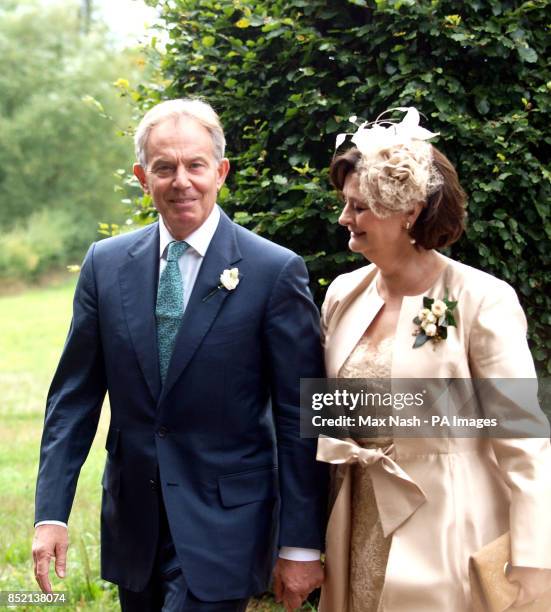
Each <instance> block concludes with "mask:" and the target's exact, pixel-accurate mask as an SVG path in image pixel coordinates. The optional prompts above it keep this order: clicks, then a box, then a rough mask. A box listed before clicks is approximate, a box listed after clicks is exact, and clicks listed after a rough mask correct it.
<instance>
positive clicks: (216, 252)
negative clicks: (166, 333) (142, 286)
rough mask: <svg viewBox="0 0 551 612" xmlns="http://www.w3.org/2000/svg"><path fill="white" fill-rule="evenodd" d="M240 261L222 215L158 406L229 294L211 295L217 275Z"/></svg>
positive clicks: (228, 224) (232, 230) (230, 225)
mask: <svg viewBox="0 0 551 612" xmlns="http://www.w3.org/2000/svg"><path fill="white" fill-rule="evenodd" d="M240 259H241V253H240V251H239V247H238V245H237V237H236V233H235V228H234V226H233V223H232V221H230V219H229V218H228V217H227V216H226V215H225V214H224V213H223V212H221V215H220V222H219V224H218V228H217V230H216V232H215V234H214V236H213V238H212V240H211V243H210V245H209V247H208V249H207V252H206V254H205V259H204V260H203V264H202V265H201V269H200V271H199V275H198V276H197V280H196V281H195V286H194V287H193V291H192V294H191V297H190V299H189V302H188V305H187V307H186V311H185V313H184V318H183V319H182V324H181V327H180V331H179V332H178V335H177V336H176V342H175V345H174V352H173V354H172V359H171V361H170V364H169V367H168V372H167V375H166V380H165V384H164V385H163V389H162V393H161V397H160V399H159V404H160V403H161V402H162V401H163V400H164V398H165V397H166V396H167V395H168V393H169V391H170V389H171V388H172V387H173V386H174V383H175V382H176V380H177V379H178V377H179V376H180V375H181V374H182V371H183V370H184V369H185V368H186V366H187V365H188V363H189V362H190V360H191V358H192V357H193V355H194V354H195V351H196V350H197V349H198V348H199V346H200V344H201V342H202V340H203V338H204V337H205V334H206V333H207V332H208V331H209V329H210V327H211V326H212V324H213V322H214V320H215V319H216V316H217V315H218V312H219V311H220V308H221V307H222V304H223V303H224V301H225V300H226V299H227V297H228V295H229V293H230V292H229V291H227V290H226V289H224V288H221V289H218V290H217V291H214V289H216V288H217V287H218V286H219V285H220V274H222V272H223V271H224V270H225V269H226V268H230V267H232V266H234V265H235V263H237V262H238V261H239V260H240ZM235 290H236V291H238V290H239V289H238V288H236V289H235ZM209 294H210V295H209ZM207 296H208V297H207Z"/></svg>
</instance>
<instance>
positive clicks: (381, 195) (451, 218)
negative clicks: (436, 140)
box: [329, 143, 467, 249]
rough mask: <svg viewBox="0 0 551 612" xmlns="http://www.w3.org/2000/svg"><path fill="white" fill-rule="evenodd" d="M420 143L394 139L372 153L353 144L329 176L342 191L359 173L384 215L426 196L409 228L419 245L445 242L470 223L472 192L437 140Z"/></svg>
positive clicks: (334, 163) (362, 190) (370, 202)
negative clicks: (466, 189) (467, 191)
mask: <svg viewBox="0 0 551 612" xmlns="http://www.w3.org/2000/svg"><path fill="white" fill-rule="evenodd" d="M420 144H422V145H423V146H422V147H421V146H420V147H419V148H416V147H409V146H408V145H395V146H393V147H391V148H387V149H382V150H380V151H378V152H377V154H376V155H374V156H369V157H367V158H366V157H364V156H363V155H362V153H361V152H360V151H359V150H358V149H357V148H356V147H353V148H351V149H348V150H347V151H345V152H344V153H341V154H340V155H337V156H335V157H334V158H333V161H332V162H331V167H330V169H329V176H330V179H331V182H332V184H333V185H334V186H335V188H336V189H337V190H338V191H339V192H342V190H343V187H344V182H345V180H346V177H347V176H348V175H349V174H350V173H351V172H355V173H357V174H358V177H359V180H360V193H361V194H362V197H363V198H364V199H365V201H366V203H367V204H368V206H369V208H370V209H371V210H372V211H373V213H374V214H375V215H377V216H378V217H381V218H384V217H387V216H389V215H391V214H393V213H396V212H401V211H403V212H406V211H408V210H409V209H410V207H411V204H412V202H415V201H423V202H424V203H425V205H424V207H423V209H422V210H421V213H420V214H419V216H418V217H417V220H416V221H415V224H414V225H413V227H412V228H411V229H410V230H409V234H410V236H411V237H412V238H414V239H415V241H416V244H417V245H419V246H420V247H423V248H425V249H434V248H443V247H446V246H448V245H450V244H452V243H454V242H455V241H456V240H458V239H459V237H460V236H461V234H462V233H463V230H464V229H465V204H466V200H467V197H466V195H465V192H464V191H463V189H462V188H461V185H460V184H459V179H458V177H457V172H456V171H455V168H454V167H453V165H452V163H451V162H450V161H449V159H448V158H447V157H446V156H445V155H444V154H443V153H441V152H440V151H439V150H438V149H436V148H435V147H434V146H432V145H430V144H428V143H420ZM425 145H426V146H425ZM427 147H430V148H429V149H427ZM427 160H428V161H427Z"/></svg>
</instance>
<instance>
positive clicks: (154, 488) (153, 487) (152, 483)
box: [149, 478, 157, 491]
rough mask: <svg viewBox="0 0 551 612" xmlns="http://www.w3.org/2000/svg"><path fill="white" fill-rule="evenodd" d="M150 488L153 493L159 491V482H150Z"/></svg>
mask: <svg viewBox="0 0 551 612" xmlns="http://www.w3.org/2000/svg"><path fill="white" fill-rule="evenodd" d="M149 486H150V487H151V488H152V489H153V491H156V490H157V481H156V480H153V478H152V479H151V480H150V481H149Z"/></svg>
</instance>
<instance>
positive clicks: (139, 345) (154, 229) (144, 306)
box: [119, 223, 161, 401]
mask: <svg viewBox="0 0 551 612" xmlns="http://www.w3.org/2000/svg"><path fill="white" fill-rule="evenodd" d="M158 276H159V230H158V226H157V223H154V224H152V225H151V226H150V227H149V228H147V229H146V230H145V232H144V235H143V236H142V237H141V238H140V239H139V240H138V241H137V242H135V243H134V244H133V245H132V246H131V247H130V249H129V250H128V257H127V260H126V261H125V262H124V263H123V264H122V265H121V267H120V269H119V283H120V288H121V296H122V304H123V309H124V313H125V316H126V321H127V323H128V329H129V332H130V337H131V338H132V344H133V346H134V351H135V352H136V355H137V357H138V363H139V364H140V368H141V370H142V373H143V375H144V378H145V380H146V382H147V385H148V387H149V391H150V392H151V395H152V397H153V399H154V400H155V401H156V400H157V398H158V397H159V393H160V391H161V377H160V374H159V357H158V350H157V330H156V324H155V299H156V296H157V283H158Z"/></svg>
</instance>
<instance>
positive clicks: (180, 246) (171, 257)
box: [166, 240, 189, 261]
mask: <svg viewBox="0 0 551 612" xmlns="http://www.w3.org/2000/svg"><path fill="white" fill-rule="evenodd" d="M188 247H189V244H188V243H187V242H184V241H183V240H181V241H180V242H171V243H170V244H169V245H168V251H167V254H166V260H167V261H178V260H179V259H180V257H181V256H182V255H183V254H184V252H185V250H186V249H187V248H188Z"/></svg>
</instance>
